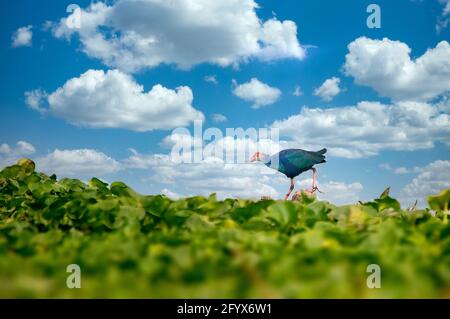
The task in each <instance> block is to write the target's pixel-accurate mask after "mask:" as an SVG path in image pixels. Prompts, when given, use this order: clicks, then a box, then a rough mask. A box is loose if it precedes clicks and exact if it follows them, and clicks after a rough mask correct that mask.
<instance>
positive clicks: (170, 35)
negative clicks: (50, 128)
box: [53, 0, 305, 72]
mask: <svg viewBox="0 0 450 319" xmlns="http://www.w3.org/2000/svg"><path fill="white" fill-rule="evenodd" d="M257 8H258V5H257V4H256V3H255V1H254V0H229V1H209V0H194V1H192V0H174V1H159V0H118V1H115V2H114V3H112V4H110V5H109V4H107V3H105V2H101V1H99V2H95V3H93V4H91V5H90V6H89V7H87V8H84V9H82V10H81V15H80V17H81V19H80V24H79V25H80V28H74V27H73V23H72V22H73V21H74V19H76V18H77V17H76V16H75V15H77V14H79V12H74V13H73V14H72V15H71V16H69V17H67V18H63V19H61V20H60V21H59V22H58V23H56V24H55V25H54V26H53V34H54V35H55V36H56V37H58V38H70V37H71V36H72V35H74V34H78V35H79V39H80V41H81V44H82V50H83V51H84V52H85V53H86V54H88V55H89V56H91V57H94V58H98V59H100V60H102V61H103V63H105V64H106V65H108V66H111V67H114V68H119V69H122V70H126V71H131V72H132V71H137V70H139V69H143V68H149V67H155V66H157V65H160V64H175V65H177V66H178V67H180V68H183V69H187V68H189V67H191V66H193V65H196V64H200V63H204V62H206V63H212V64H217V65H220V66H229V65H234V66H236V65H237V64H239V63H241V62H245V61H246V60H248V59H252V58H255V59H259V60H263V61H271V60H277V59H283V58H295V59H302V58H303V57H304V56H305V50H304V49H303V48H302V47H301V45H300V43H299V41H298V39H297V26H296V24H295V23H294V22H292V21H289V20H285V21H280V20H277V19H275V18H272V19H269V20H267V21H263V20H261V19H260V18H259V17H258V16H257V14H256V9H257Z"/></svg>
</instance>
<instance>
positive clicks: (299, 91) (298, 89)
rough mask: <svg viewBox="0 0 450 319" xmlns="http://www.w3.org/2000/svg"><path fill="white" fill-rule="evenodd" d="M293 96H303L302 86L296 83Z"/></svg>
mask: <svg viewBox="0 0 450 319" xmlns="http://www.w3.org/2000/svg"><path fill="white" fill-rule="evenodd" d="M292 95H293V96H302V95H303V92H302V88H301V87H300V86H299V85H296V86H295V88H294V91H293V92H292Z"/></svg>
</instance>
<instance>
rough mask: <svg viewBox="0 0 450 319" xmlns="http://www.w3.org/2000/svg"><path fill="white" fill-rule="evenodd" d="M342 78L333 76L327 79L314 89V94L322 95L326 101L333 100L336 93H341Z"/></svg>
mask: <svg viewBox="0 0 450 319" xmlns="http://www.w3.org/2000/svg"><path fill="white" fill-rule="evenodd" d="M340 82H341V79H339V78H337V77H335V76H333V77H332V78H331V79H327V80H325V82H323V84H322V85H321V86H320V87H318V88H317V89H315V90H314V95H316V96H319V97H321V98H322V99H323V100H324V101H327V102H329V101H331V100H332V99H333V98H334V97H335V96H336V95H338V94H339V93H341V88H340V87H339V83H340Z"/></svg>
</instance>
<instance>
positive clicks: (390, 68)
mask: <svg viewBox="0 0 450 319" xmlns="http://www.w3.org/2000/svg"><path fill="white" fill-rule="evenodd" d="M348 50H349V53H348V54H347V55H346V61H345V64H344V71H345V73H346V74H347V75H350V76H352V77H354V79H355V82H356V83H357V84H360V85H365V86H369V87H372V88H373V89H375V90H376V91H377V92H378V93H380V94H381V95H382V96H386V97H390V98H392V99H394V100H413V101H427V100H432V99H434V98H436V97H438V96H440V95H443V94H445V93H448V92H450V44H449V43H448V42H447V41H442V42H440V43H438V44H437V45H436V47H435V48H432V49H428V50H427V51H426V52H425V53H424V54H423V55H422V56H420V57H418V58H416V59H414V60H412V59H411V56H410V54H411V48H410V47H408V45H407V44H405V43H403V42H400V41H392V40H390V39H387V38H384V39H383V40H372V39H368V38H366V37H360V38H358V39H356V40H355V41H353V42H351V43H350V44H349V45H348Z"/></svg>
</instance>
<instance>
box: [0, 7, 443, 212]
mask: <svg viewBox="0 0 450 319" xmlns="http://www.w3.org/2000/svg"><path fill="white" fill-rule="evenodd" d="M71 3H74V1H57V2H56V1H51V0H45V1H31V0H29V1H25V0H18V1H14V2H13V1H8V2H5V3H2V19H1V24H2V27H1V29H2V32H1V38H0V41H1V46H2V50H1V52H0V55H1V56H0V58H1V61H2V63H1V72H0V77H1V83H2V86H3V87H2V90H1V94H0V106H1V110H0V114H1V119H2V125H1V126H0V137H1V138H0V145H2V146H1V148H0V151H1V152H0V164H2V166H4V165H8V164H10V163H11V162H14V161H15V160H16V159H17V158H18V157H23V156H28V157H31V158H33V159H35V160H36V162H37V164H38V168H40V169H42V170H44V171H46V172H49V173H52V172H56V173H57V174H58V175H59V176H69V177H78V178H81V179H83V180H88V179H89V178H90V177H91V176H94V175H95V176H98V177H101V178H103V179H104V180H106V181H113V180H124V181H125V182H127V183H129V184H130V185H131V186H133V187H134V188H136V189H137V190H138V191H140V192H143V193H161V192H164V193H166V194H168V195H169V196H173V197H177V196H186V195H194V194H203V195H206V194H208V193H211V192H217V193H218V194H219V195H220V196H222V197H226V196H233V197H258V196H261V195H265V194H267V195H270V196H273V197H278V198H281V197H282V196H283V194H284V192H285V191H286V190H287V188H288V186H289V181H288V180H287V179H286V178H284V177H283V176H282V175H280V174H270V172H268V171H266V170H269V169H268V168H264V167H261V165H259V166H258V165H257V164H252V165H251V166H250V164H233V165H228V166H227V165H223V164H222V165H221V164H220V163H210V162H208V161H205V162H203V163H197V164H189V165H175V164H173V163H169V159H168V157H167V156H168V154H169V153H170V148H167V147H164V145H167V144H168V143H167V136H169V135H170V134H171V132H172V130H173V129H175V128H177V127H186V128H189V129H192V125H193V124H192V123H193V120H194V119H195V118H198V117H202V118H203V119H204V122H203V127H204V128H207V127H217V128H219V129H221V130H223V132H225V129H226V128H237V127H243V128H249V127H253V128H261V127H272V126H273V125H274V124H275V123H278V124H277V125H278V126H279V127H280V130H281V133H282V136H281V140H282V142H281V147H298V148H306V149H309V148H313V149H316V148H317V149H319V148H322V147H327V148H328V149H329V155H328V162H327V163H326V164H325V165H321V166H320V167H318V168H319V186H322V189H323V191H324V192H325V194H324V195H319V196H322V197H324V198H326V199H330V200H333V201H335V202H343V203H344V202H352V201H356V200H359V199H362V200H364V199H370V198H373V197H375V196H377V195H378V194H379V193H380V192H381V191H382V190H383V189H384V187H385V186H391V187H392V192H393V194H394V195H396V196H398V197H400V198H401V199H402V202H403V203H404V204H405V205H407V204H408V203H410V202H412V201H413V200H414V199H416V198H417V199H419V200H422V202H423V198H424V197H425V196H426V195H427V194H428V193H432V192H435V191H438V190H439V189H441V188H443V187H449V186H450V185H449V180H450V177H449V176H448V174H449V173H448V171H450V170H449V169H448V168H450V163H449V155H450V152H449V145H450V139H449V138H448V136H449V133H450V131H449V123H450V120H449V113H450V102H449V100H448V96H449V92H450V62H449V61H450V48H449V44H448V42H447V41H448V40H449V38H450V26H448V27H446V22H447V23H448V19H449V18H450V12H448V11H450V4H449V3H448V2H447V1H439V0H427V1H411V0H396V1H373V0H372V1H362V0H361V1H352V0H345V1H339V2H338V1H331V0H330V1H294V0H292V1H282V2H281V1H274V0H270V1H269V0H265V1H263V0H260V1H256V3H257V4H258V7H254V5H253V4H254V2H253V1H252V0H246V1H241V2H237V1H236V2H234V1H230V2H229V3H228V4H219V3H215V4H211V3H212V2H208V1H193V2H192V3H194V4H196V5H197V6H198V7H197V9H195V10H194V9H193V8H192V7H189V5H187V4H186V1H182V0H177V1H173V6H164V5H161V4H158V3H152V1H146V0H142V1H141V0H140V1H130V0H122V1H107V3H106V4H105V5H104V6H102V7H100V6H97V7H95V6H90V4H91V2H90V1H77V2H76V4H77V5H79V7H80V8H81V10H82V11H81V20H80V21H81V27H80V28H79V29H77V28H74V29H70V28H69V29H68V28H67V27H66V24H65V21H64V20H61V19H64V18H65V17H67V16H68V15H69V13H66V8H67V6H68V5H69V4H71ZM371 3H376V4H378V5H379V6H380V8H381V28H379V29H369V28H368V27H367V25H366V19H367V17H368V15H369V13H367V12H366V8H367V6H368V5H369V4H371ZM117 8H118V9H117ZM93 13H95V14H97V20H95V19H93V18H92V17H93ZM164 15H165V16H164ZM86 16H87V17H86ZM160 16H163V17H165V19H164V18H163V19H159V17H160ZM98 17H101V18H98ZM139 19H142V20H139ZM180 21H181V22H180ZM268 21H271V22H273V24H272V25H269V23H267V24H266V22H268ZM286 21H289V23H285V22H286ZM292 26H294V29H292ZM438 29H439V30H438ZM111 34H113V35H114V37H111ZM100 35H101V36H103V37H104V38H103V39H106V41H105V42H104V43H103V42H101V43H100V42H99V40H98V38H96V36H100ZM383 38H385V40H383ZM117 39H119V40H117ZM155 39H156V41H157V42H158V45H155V46H153V47H152V45H148V42H145V41H153V40H155ZM358 39H359V40H358ZM144 40H145V41H144ZM142 43H147V44H142ZM349 44H353V46H352V49H350V46H349ZM438 44H440V46H439V47H438ZM139 45H142V46H139ZM145 45H148V46H147V47H144V46H145ZM405 48H406V49H405ZM408 48H409V49H410V52H407V51H408V50H407V49H408ZM374 50H375V51H376V52H377V53H376V54H372V53H371V52H373V51H374ZM427 50H431V51H428V52H429V53H430V54H428V55H427V56H424V54H425V53H426V52H427ZM405 52H406V53H405ZM112 70H114V71H112ZM89 71H91V72H90V73H89ZM86 72H88V73H86ZM206 76H214V78H215V79H216V81H217V83H212V82H210V81H209V82H208V81H205V77H206ZM74 78H75V79H77V81H78V82H77V83H78V84H76V85H75V84H74V83H75V82H73V83H72V86H70V83H69V82H68V81H69V80H70V79H74ZM253 78H255V79H257V82H258V83H260V84H261V87H258V86H255V85H253V84H254V83H251V82H250V81H251V79H253ZM332 79H335V80H336V79H337V81H338V82H337V83H336V81H334V82H333V81H328V82H326V80H332ZM233 80H234V81H235V82H234V84H233ZM90 81H91V82H90ZM92 81H99V82H101V83H103V84H104V85H100V86H99V87H97V88H94V89H92V88H91V87H90V86H89V85H90V84H89V83H92ZM67 83H69V85H67V86H65V84H67ZM158 84H159V85H160V86H161V87H162V88H163V89H162V91H158V94H157V92H156V91H153V89H152V88H153V87H154V86H155V85H158ZM245 84H249V85H245ZM77 85H78V86H77ZM139 86H142V87H143V89H142V91H141V92H138V93H136V92H135V90H139ZM180 86H183V87H185V88H186V91H183V92H185V93H186V92H189V91H190V92H191V94H192V96H193V98H192V99H189V97H186V96H185V95H183V94H182V92H181V91H177V88H178V87H180ZM297 86H298V87H299V88H300V90H301V92H302V94H301V95H299V96H296V95H294V94H293V92H294V90H295V88H296V87H297ZM321 86H322V89H319V88H321ZM239 87H241V90H237V89H238V88H239ZM274 90H275V91H274ZM150 91H152V92H153V93H155V95H149V96H147V95H145V94H146V92H150ZM119 92H120V93H119ZM238 92H241V93H238ZM274 92H275V93H274ZM276 92H279V93H276ZM315 92H316V94H315ZM330 92H331V93H330ZM30 94H32V96H34V97H35V99H34V102H35V103H34V104H33V103H32V102H30V99H27V96H28V97H30ZM155 96H158V98H156V97H155ZM155 99H156V100H155ZM257 99H259V100H260V101H263V102H262V104H263V105H259V107H258V108H253V107H252V105H254V104H255V102H254V101H256V100H257ZM364 101H365V102H366V103H367V104H368V105H369V106H363V107H360V106H358V105H360V103H361V102H363V103H364ZM150 108H153V109H154V111H151V112H150V111H148V109H150ZM307 110H312V111H313V112H308V111H307ZM114 112H118V115H117V114H116V115H114V114H115V113H114ZM152 112H153V113H152ZM119 113H120V114H119ZM201 114H202V116H200V115H201ZM214 114H221V115H223V116H225V117H226V121H223V122H216V121H214V120H213V116H214ZM365 117H366V118H365ZM94 118H95V120H94ZM130 118H131V119H132V120H130ZM175 118H177V120H175ZM359 118H361V120H360V121H359ZM370 119H373V121H371V120H370ZM128 121H131V124H129V123H128ZM163 140H166V143H164V142H163ZM24 142H25V143H24ZM18 143H19V144H18ZM130 149H132V150H130ZM309 178H310V174H309V173H305V174H304V175H301V176H300V178H299V180H300V181H302V182H298V185H297V186H299V187H307V185H309V181H308V180H307V179H309Z"/></svg>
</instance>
